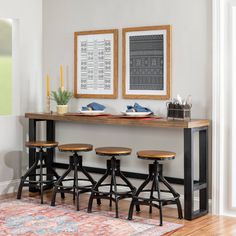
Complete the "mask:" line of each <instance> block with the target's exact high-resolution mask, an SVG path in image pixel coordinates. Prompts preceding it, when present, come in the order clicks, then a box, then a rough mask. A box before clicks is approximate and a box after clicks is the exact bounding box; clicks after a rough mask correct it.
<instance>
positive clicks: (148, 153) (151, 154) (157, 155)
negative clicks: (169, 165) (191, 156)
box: [137, 150, 176, 161]
mask: <svg viewBox="0 0 236 236" xmlns="http://www.w3.org/2000/svg"><path fill="white" fill-rule="evenodd" d="M137 156H138V158H141V159H149V160H159V161H164V160H169V159H174V158H175V156H176V153H175V152H168V151H159V150H142V151H139V152H137Z"/></svg>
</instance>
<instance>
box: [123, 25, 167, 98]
mask: <svg viewBox="0 0 236 236" xmlns="http://www.w3.org/2000/svg"><path fill="white" fill-rule="evenodd" d="M122 44H123V45H122V95H123V98H125V99H130V98H131V99H160V100H167V99H169V98H170V96H171V26H170V25H163V26H148V27H135V28H124V29H123V31H122Z"/></svg>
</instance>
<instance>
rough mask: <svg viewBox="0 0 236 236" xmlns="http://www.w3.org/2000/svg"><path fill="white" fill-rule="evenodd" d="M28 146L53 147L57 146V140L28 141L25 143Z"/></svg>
mask: <svg viewBox="0 0 236 236" xmlns="http://www.w3.org/2000/svg"><path fill="white" fill-rule="evenodd" d="M25 146H26V147H30V148H54V147H57V146H58V142H53V141H29V142H26V143H25Z"/></svg>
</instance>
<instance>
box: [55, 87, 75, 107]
mask: <svg viewBox="0 0 236 236" xmlns="http://www.w3.org/2000/svg"><path fill="white" fill-rule="evenodd" d="M72 97H73V93H72V92H69V91H66V90H62V89H61V88H59V89H58V91H52V95H51V99H52V100H54V101H55V102H56V103H57V105H67V103H68V102H69V101H70V99H71V98H72Z"/></svg>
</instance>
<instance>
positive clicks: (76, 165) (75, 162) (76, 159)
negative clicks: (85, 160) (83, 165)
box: [73, 153, 79, 211]
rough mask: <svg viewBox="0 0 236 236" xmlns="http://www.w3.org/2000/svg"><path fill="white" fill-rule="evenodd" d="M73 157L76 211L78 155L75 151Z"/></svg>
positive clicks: (77, 201) (77, 204)
mask: <svg viewBox="0 0 236 236" xmlns="http://www.w3.org/2000/svg"><path fill="white" fill-rule="evenodd" d="M73 157H74V179H75V187H74V188H75V189H74V193H75V192H76V208H77V211H79V188H78V164H79V157H78V155H77V154H76V153H75V154H74V155H73Z"/></svg>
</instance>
